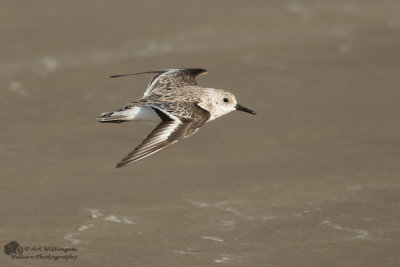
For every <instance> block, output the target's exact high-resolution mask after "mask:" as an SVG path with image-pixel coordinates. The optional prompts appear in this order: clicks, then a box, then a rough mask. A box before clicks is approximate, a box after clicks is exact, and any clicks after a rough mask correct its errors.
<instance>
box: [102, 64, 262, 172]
mask: <svg viewBox="0 0 400 267" xmlns="http://www.w3.org/2000/svg"><path fill="white" fill-rule="evenodd" d="M205 73H207V71H206V70H205V69H202V68H180V69H166V70H158V71H146V72H138V73H129V74H119V75H112V76H110V77H111V78H117V77H125V76H130V75H138V74H155V76H154V77H153V78H152V79H151V81H150V83H149V84H148V86H147V89H146V90H145V92H144V95H143V97H141V98H140V99H138V100H136V101H133V102H129V103H128V104H126V105H125V106H123V107H121V108H119V109H117V110H115V111H111V112H105V113H102V114H101V115H100V116H99V117H97V119H98V121H99V122H102V123H122V122H127V121H141V122H143V123H147V124H149V123H150V124H157V123H158V124H157V126H156V127H155V128H154V129H153V130H152V131H151V132H150V134H149V135H148V136H147V137H146V138H145V139H144V140H143V141H142V143H140V144H139V145H138V146H136V148H135V149H134V150H133V151H132V152H130V153H129V154H128V155H127V156H126V157H124V158H123V159H122V160H121V161H120V162H119V163H118V164H117V165H116V168H120V167H123V166H126V165H128V164H131V163H134V162H136V161H138V160H141V159H143V158H145V157H148V156H150V155H152V154H154V153H156V152H158V151H160V150H162V149H164V148H166V147H168V146H170V145H172V144H175V143H176V142H178V141H180V140H182V139H184V138H187V137H189V136H191V135H193V134H194V133H196V132H197V131H198V130H199V128H200V127H201V126H203V124H204V123H206V122H210V121H213V120H215V119H217V118H219V117H221V116H223V115H226V114H228V113H230V112H232V111H234V110H238V111H244V112H247V113H250V114H253V115H255V114H256V112H254V111H253V110H251V109H249V108H246V107H244V106H242V105H240V104H238V103H237V101H236V97H235V96H234V95H233V94H232V93H230V92H228V91H226V90H221V89H214V88H204V87H200V86H198V85H197V82H196V77H197V76H198V75H201V74H205Z"/></svg>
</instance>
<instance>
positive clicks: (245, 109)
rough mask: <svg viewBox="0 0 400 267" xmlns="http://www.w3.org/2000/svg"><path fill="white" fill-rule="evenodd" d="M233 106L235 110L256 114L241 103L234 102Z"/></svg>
mask: <svg viewBox="0 0 400 267" xmlns="http://www.w3.org/2000/svg"><path fill="white" fill-rule="evenodd" d="M235 108H236V110H240V111H244V112H247V113H250V114H253V115H256V113H255V112H254V111H252V110H251V109H248V108H246V107H243V106H241V105H239V104H236V106H235Z"/></svg>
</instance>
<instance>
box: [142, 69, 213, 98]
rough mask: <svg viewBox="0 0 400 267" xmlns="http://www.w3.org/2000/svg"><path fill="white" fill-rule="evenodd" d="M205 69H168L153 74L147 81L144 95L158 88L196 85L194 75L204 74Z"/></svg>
mask: <svg viewBox="0 0 400 267" xmlns="http://www.w3.org/2000/svg"><path fill="white" fill-rule="evenodd" d="M206 72H207V71H206V70H205V69H169V70H166V71H164V72H162V73H160V74H158V75H157V76H155V77H154V78H153V79H152V80H151V81H150V83H149V85H148V87H147V90H146V91H145V92H144V95H145V96H148V95H150V94H151V93H153V92H154V91H157V90H160V89H174V88H179V87H184V86H194V85H197V82H196V77H197V76H198V75H200V74H204V73H206Z"/></svg>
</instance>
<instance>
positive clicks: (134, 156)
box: [117, 103, 210, 168]
mask: <svg viewBox="0 0 400 267" xmlns="http://www.w3.org/2000/svg"><path fill="white" fill-rule="evenodd" d="M151 107H152V108H153V109H154V111H155V112H156V113H157V114H158V115H159V116H160V118H161V120H162V121H161V122H160V124H158V125H157V127H156V128H154V130H153V131H152V132H151V133H150V134H149V135H148V136H147V137H146V138H145V139H144V140H143V142H142V143H141V144H140V145H138V146H137V147H136V148H135V149H134V150H133V151H132V152H131V153H129V154H128V155H127V156H126V157H125V158H123V159H122V160H121V161H120V162H119V163H118V164H117V168H120V167H123V166H125V165H127V164H130V163H133V162H135V161H138V160H140V159H143V158H145V157H147V156H150V155H151V154H154V153H156V152H158V151H160V150H161V149H164V148H166V147H168V146H170V145H172V144H174V143H176V142H178V141H179V140H182V139H183V138H186V137H189V136H190V135H192V134H194V133H195V132H196V131H197V130H198V129H199V128H200V126H202V125H203V124H204V123H205V122H206V121H207V120H208V119H209V118H210V113H209V112H208V111H206V110H204V109H202V108H201V107H199V106H198V105H197V104H196V103H165V104H162V105H156V104H154V105H153V104H152V105H151ZM182 108H184V109H185V110H186V111H187V112H185V114H184V115H187V114H189V113H190V115H187V116H180V115H182V114H181V113H182V112H181V111H179V110H178V109H182ZM188 112H189V113H188Z"/></svg>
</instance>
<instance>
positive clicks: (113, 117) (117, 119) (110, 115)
mask: <svg viewBox="0 0 400 267" xmlns="http://www.w3.org/2000/svg"><path fill="white" fill-rule="evenodd" d="M97 120H98V121H99V122H104V123H121V122H126V121H128V119H127V116H124V115H122V114H121V112H118V111H111V112H105V113H103V114H101V115H100V116H99V117H97Z"/></svg>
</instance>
